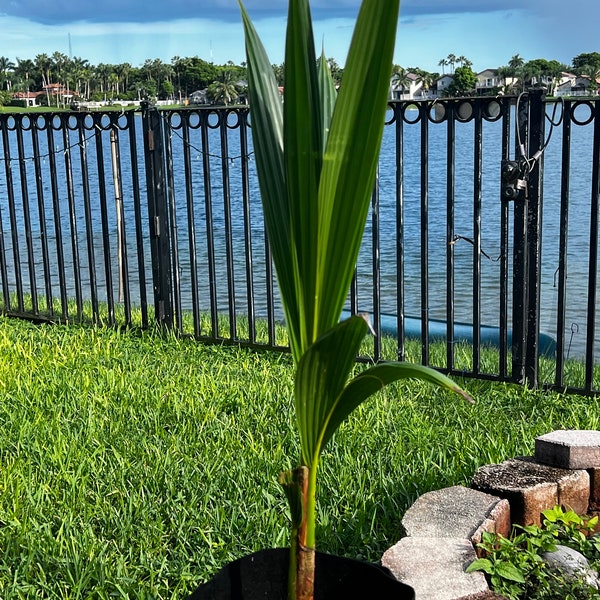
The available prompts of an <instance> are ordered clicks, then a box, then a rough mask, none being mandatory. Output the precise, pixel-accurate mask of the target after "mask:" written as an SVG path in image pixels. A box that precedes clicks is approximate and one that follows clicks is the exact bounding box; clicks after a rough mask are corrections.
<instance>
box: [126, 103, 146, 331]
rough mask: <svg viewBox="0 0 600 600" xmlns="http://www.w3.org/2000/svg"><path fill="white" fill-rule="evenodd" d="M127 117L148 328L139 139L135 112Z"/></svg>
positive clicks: (140, 280)
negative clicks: (138, 152) (138, 151)
mask: <svg viewBox="0 0 600 600" xmlns="http://www.w3.org/2000/svg"><path fill="white" fill-rule="evenodd" d="M125 114H126V115H127V117H126V118H127V129H128V131H129V155H130V156H129V159H130V167H131V182H132V192H133V209H134V220H135V239H136V247H137V265H138V283H139V290H140V308H141V312H142V327H147V326H148V299H147V296H146V264H145V259H144V256H145V253H144V247H145V242H144V235H143V226H142V203H141V199H140V177H139V170H138V154H137V138H136V133H137V130H136V125H135V123H136V120H135V114H134V113H133V111H129V112H127V113H125Z"/></svg>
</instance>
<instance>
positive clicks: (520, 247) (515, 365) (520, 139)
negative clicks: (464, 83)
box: [512, 96, 529, 383]
mask: <svg viewBox="0 0 600 600" xmlns="http://www.w3.org/2000/svg"><path fill="white" fill-rule="evenodd" d="M528 113H529V98H528V96H519V100H517V107H516V123H515V130H516V133H517V139H516V140H515V146H516V156H515V158H516V159H522V158H525V157H524V154H525V153H526V148H525V145H524V144H525V142H526V140H527V137H528V135H529V119H528ZM513 216H514V222H515V225H514V232H513V315H512V317H513V325H512V329H513V336H512V378H513V379H514V380H515V381H516V382H518V383H524V382H525V351H526V337H527V319H526V297H527V269H526V265H527V254H526V251H525V250H526V247H527V211H526V198H525V193H524V191H523V190H519V192H518V194H517V197H516V198H515V199H514V212H513Z"/></svg>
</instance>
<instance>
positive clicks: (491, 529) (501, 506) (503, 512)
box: [470, 498, 511, 558]
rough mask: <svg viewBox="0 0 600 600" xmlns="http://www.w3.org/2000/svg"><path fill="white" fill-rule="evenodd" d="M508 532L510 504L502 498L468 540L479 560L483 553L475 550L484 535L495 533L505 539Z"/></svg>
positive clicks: (509, 526)
mask: <svg viewBox="0 0 600 600" xmlns="http://www.w3.org/2000/svg"><path fill="white" fill-rule="evenodd" d="M510 530H511V522H510V504H509V503H508V500H506V499H505V498H503V499H502V500H500V501H499V502H498V503H497V504H496V506H495V507H494V508H493V509H492V510H491V512H490V514H489V516H488V517H487V518H486V519H485V520H484V521H483V522H482V523H481V525H480V526H479V528H478V529H477V530H476V531H475V532H474V533H473V535H472V536H471V538H470V539H471V543H472V544H473V546H474V547H475V552H477V556H478V557H479V558H481V556H483V551H482V550H481V549H480V548H477V544H480V543H481V541H482V539H483V534H484V533H496V534H498V535H502V536H504V537H506V538H507V537H509V535H510Z"/></svg>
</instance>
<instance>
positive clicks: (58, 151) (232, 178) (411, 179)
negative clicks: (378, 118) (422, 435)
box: [0, 117, 600, 356]
mask: <svg viewBox="0 0 600 600" xmlns="http://www.w3.org/2000/svg"><path fill="white" fill-rule="evenodd" d="M140 121H141V119H140V118H139V117H136V126H137V145H138V155H139V161H140V162H139V170H140V178H141V179H142V181H143V166H142V164H143V152H142V138H141V127H140V125H141V122H140ZM175 122H176V121H175ZM193 126H194V124H193V123H192V127H193ZM549 129H550V127H549V126H547V134H548V132H549ZM182 136H183V133H182V130H178V129H175V130H174V131H173V132H172V135H171V136H170V138H169V143H170V144H171V146H172V148H173V173H174V176H173V186H174V187H173V190H174V192H173V206H174V211H175V215H176V220H177V229H176V234H177V242H178V243H177V250H178V266H177V269H176V272H177V274H178V276H179V278H180V285H181V290H182V295H181V303H182V308H184V309H189V308H191V303H192V295H191V292H192V279H193V278H195V279H196V281H197V283H198V289H199V299H198V301H199V303H200V305H201V308H202V309H208V308H210V306H211V303H213V304H214V303H215V302H216V304H217V306H218V307H219V308H220V309H223V308H226V307H227V305H228V299H229V296H230V295H231V294H232V293H235V297H236V302H235V304H236V310H237V311H238V312H239V313H240V314H241V313H244V312H247V310H246V311H245V309H244V307H245V305H246V304H245V303H246V302H247V284H248V281H247V280H246V277H245V266H246V261H245V242H247V239H246V237H245V236H246V233H247V232H246V231H245V230H244V221H243V217H242V215H243V214H244V205H243V202H242V197H243V194H242V185H243V177H242V175H243V173H242V161H241V160H239V156H240V154H241V150H240V137H239V136H240V130H239V129H231V130H229V131H228V134H227V136H226V138H224V137H223V136H222V135H221V132H220V130H219V129H218V128H215V129H209V130H208V132H207V134H206V136H205V137H204V138H203V137H202V134H201V130H200V129H195V128H192V129H191V130H190V137H189V139H186V140H184V139H183V137H182ZM571 136H572V139H571V149H572V150H571V152H572V156H571V162H570V183H569V215H570V216H569V229H568V278H567V319H566V323H567V327H566V329H567V331H566V335H567V342H569V340H570V341H571V346H570V349H569V352H570V355H571V356H576V355H581V354H583V352H584V349H585V329H586V304H587V281H588V275H589V273H588V271H589V249H590V244H589V224H590V216H591V213H590V199H591V196H592V190H591V177H592V142H593V125H586V126H573V130H572V134H571ZM16 137H17V136H16V133H15V132H14V131H8V132H5V133H4V135H3V138H2V141H1V143H0V161H1V163H2V164H0V173H2V176H0V218H1V221H0V225H1V226H2V229H1V231H0V233H2V239H3V243H4V256H5V257H6V266H7V274H8V280H9V282H8V283H9V287H11V289H12V288H13V286H14V283H15V277H16V275H15V270H14V264H15V253H14V249H15V239H16V238H14V237H13V236H12V232H13V230H15V229H16V230H17V231H19V232H20V234H19V237H18V241H17V243H16V246H17V247H18V250H19V256H20V262H21V264H22V269H21V271H22V273H21V278H22V280H23V282H24V286H25V288H27V286H28V283H29V281H30V279H31V273H30V271H29V268H28V266H27V264H26V263H27V251H28V250H27V245H26V242H25V236H23V235H22V233H23V232H25V231H26V230H27V229H29V232H30V236H31V240H32V241H31V248H32V250H31V254H32V256H33V257H34V260H35V261H36V262H37V264H38V266H37V267H36V269H35V271H36V277H40V276H41V275H40V274H41V273H42V266H41V265H40V264H39V262H40V261H41V258H40V257H41V248H42V247H41V241H40V225H39V217H38V216H37V215H38V212H37V211H38V205H37V197H38V196H37V193H36V185H38V184H39V185H41V189H42V190H43V194H44V197H45V206H44V207H43V211H44V213H45V215H46V219H47V221H48V222H49V223H52V221H53V219H54V217H55V214H54V212H53V207H52V202H51V198H52V185H51V182H52V179H51V177H50V170H51V169H52V168H53V169H54V172H55V173H56V174H57V181H58V186H59V189H58V196H59V197H60V203H61V211H60V212H61V215H60V221H61V225H62V229H63V232H64V235H65V238H64V240H63V250H64V251H65V258H66V265H67V268H66V274H67V284H68V285H69V286H70V293H72V289H73V276H72V270H73V266H72V264H73V247H72V246H70V243H68V239H69V238H68V232H69V231H71V230H77V231H78V245H77V247H76V248H77V251H78V252H79V255H80V256H79V260H80V262H81V269H80V273H81V277H82V282H83V287H84V288H85V287H86V285H88V284H89V281H90V276H89V273H90V269H89V264H90V261H93V263H94V264H95V267H96V270H97V272H98V279H99V281H100V280H101V279H102V278H103V277H104V280H105V281H107V277H108V276H109V275H110V277H111V278H112V279H113V285H114V286H115V289H116V288H118V283H117V281H116V273H117V270H118V269H117V266H116V262H117V261H116V242H115V241H114V238H115V235H114V234H115V232H116V229H117V225H116V212H115V210H114V193H115V188H114V183H113V179H112V164H111V153H110V140H109V138H108V133H107V132H104V133H102V134H101V136H100V137H101V138H102V144H103V154H102V155H101V156H102V158H101V160H98V159H97V157H98V156H99V155H100V154H99V153H98V152H97V145H96V144H97V141H98V140H97V137H95V130H94V128H92V129H91V130H89V131H86V132H85V134H84V137H82V138H80V137H78V132H77V131H71V132H70V133H69V135H68V137H66V138H63V137H62V132H60V131H56V132H54V140H53V148H51V147H50V145H49V143H48V140H47V136H46V131H42V132H40V136H39V138H40V153H41V154H42V155H43V156H42V159H41V160H40V174H41V178H40V180H39V181H38V180H36V177H35V170H34V162H33V160H32V156H33V154H34V152H33V146H32V141H31V136H30V134H29V132H27V131H26V132H25V135H24V139H23V149H22V157H24V158H25V159H26V160H25V161H22V162H21V163H19V161H18V160H17V159H18V156H19V154H18V143H17V139H16ZM119 137H120V143H121V161H120V164H121V178H122V195H123V205H124V211H125V214H126V223H127V227H128V229H127V232H126V238H127V257H128V262H129V274H130V284H131V294H132V300H133V301H134V302H135V301H139V290H138V289H136V286H137V285H138V281H137V279H138V278H137V273H136V271H137V256H136V252H135V236H134V229H133V210H134V208H133V207H134V202H133V198H134V185H133V176H132V169H131V164H130V162H129V158H128V156H129V153H130V151H131V148H130V145H129V140H128V139H127V132H126V131H120V132H119ZM428 139H429V146H428V161H429V162H428V165H429V167H428V170H427V173H426V178H427V184H428V185H427V190H428V205H429V212H428V220H427V228H428V256H429V259H428V276H429V282H430V285H429V289H428V306H427V307H422V306H421V250H422V248H421V231H422V226H423V223H422V219H421V208H420V199H421V182H422V180H423V173H422V171H421V129H420V125H419V124H418V123H417V124H415V125H405V127H404V152H403V164H404V171H403V193H404V223H405V229H404V260H405V265H404V272H405V279H404V291H405V296H404V309H405V313H406V314H407V315H415V316H418V315H420V314H422V309H423V308H427V310H428V314H429V316H430V317H431V318H440V319H445V310H446V309H445V303H446V297H445V292H446V282H445V278H446V251H447V247H446V240H447V223H446V126H445V124H441V125H433V124H430V126H429V137H428ZM224 144H225V146H224ZM561 144H562V131H561V128H560V127H557V128H554V129H553V131H552V138H551V140H550V143H549V144H548V146H547V148H546V150H545V152H544V200H543V207H544V209H543V228H542V230H543V242H542V292H541V293H542V329H543V330H544V331H546V332H548V333H551V334H555V333H556V320H557V318H556V313H557V297H558V296H557V287H556V285H555V279H556V277H555V273H556V270H557V268H558V232H559V206H560V199H561V196H560V190H561V172H562V159H561ZM9 146H10V150H9V151H8V154H7V153H6V149H7V148H8V147H9ZM184 146H187V147H188V148H189V149H190V154H189V163H188V168H189V171H188V177H187V179H186V177H185V172H186V160H185V155H184V153H183V147H184ZM67 147H70V149H69V151H68V152H65V148H67ZM456 148H457V150H456V161H455V209H454V211H455V213H454V214H455V220H454V234H455V235H458V236H461V239H459V241H458V242H456V244H455V245H454V261H455V268H456V272H455V309H456V319H457V320H458V321H464V322H472V320H473V308H472V306H473V302H472V300H473V276H472V271H473V262H474V256H473V246H472V245H471V244H470V243H469V242H468V241H467V240H469V239H471V240H472V239H474V198H473V194H474V192H473V190H474V175H473V173H474V151H473V149H474V129H473V123H472V122H467V123H457V125H456ZM82 150H83V151H82ZM51 152H52V153H53V155H54V157H53V158H54V160H55V164H53V161H52V159H51V157H50V153H51ZM224 155H225V156H227V157H229V160H225V161H223V160H222V156H224ZM9 156H10V158H11V160H10V165H11V167H12V168H11V169H10V174H11V176H12V180H13V181H12V189H13V192H14V195H15V198H16V200H15V203H14V214H13V215H11V214H10V211H9V209H8V200H7V199H8V188H7V173H8V170H7V166H8V165H9V162H8V161H7V160H6V159H7V157H9ZM82 157H83V158H85V160H82ZM68 161H70V162H71V164H72V167H73V170H72V173H73V181H72V188H71V189H72V190H73V194H72V198H73V206H74V208H73V213H72V215H71V218H70V216H69V210H68V204H69V202H68V200H69V193H68V191H69V186H68V185H67V180H68V178H67V173H68V171H67V169H66V164H67V162H68ZM500 161H501V123H500V122H484V123H483V130H482V178H481V200H482V202H481V249H482V252H483V253H485V254H483V253H482V256H481V321H482V323H485V324H490V325H497V324H498V320H499V317H498V314H499V291H498V290H499V281H500V266H499V265H500V263H499V261H498V260H497V259H498V258H499V256H500V214H501V206H502V203H501V200H500ZM18 164H21V165H23V164H24V165H25V170H24V171H20V170H19V167H18V166H17V165H18ZM223 165H226V167H227V169H228V171H229V173H228V177H227V178H223V177H222V175H221V173H222V168H223ZM86 169H87V171H88V180H89V186H87V187H86V184H85V181H86V179H85V177H83V176H82V173H85V170H86ZM102 171H103V172H102ZM99 178H102V179H104V181H105V185H106V190H107V192H106V194H107V197H108V199H107V206H108V208H109V210H108V211H107V213H106V214H105V215H104V216H103V214H102V211H101V208H100V207H101V206H102V202H101V201H100V199H99V195H98V185H97V182H98V179H99ZM248 181H249V189H250V193H249V196H250V202H249V206H248V207H247V210H248V217H249V220H250V223H251V236H252V239H251V242H250V247H251V249H252V267H253V272H254V274H253V278H252V282H253V284H254V288H255V290H254V294H255V302H256V311H257V313H258V314H261V313H264V311H266V296H265V294H264V292H263V290H264V263H265V250H264V236H263V222H262V215H261V208H260V200H259V196H258V191H257V190H258V186H257V182H256V175H255V172H254V162H253V160H252V159H251V160H250V164H249V175H248ZM24 182H26V185H25V186H24V185H23V183H24ZM40 182H41V183H40ZM142 187H143V186H142ZM227 188H228V189H229V198H230V205H231V206H230V208H231V215H232V219H231V221H229V220H228V219H227V218H226V216H227V202H226V200H225V198H226V195H225V194H224V190H226V189H227ZM24 189H25V192H24V191H23V190H24ZM379 190H380V191H379V204H380V218H379V222H380V247H379V260H380V268H381V293H380V303H381V310H382V312H384V313H391V314H394V313H396V311H397V306H398V303H397V297H396V289H397V268H396V246H397V231H396V229H397V228H396V217H397V215H396V157H395V130H394V126H387V127H386V129H385V133H384V140H383V146H382V153H381V160H380V168H379ZM207 191H209V192H210V194H209V197H210V203H207V201H206V197H207V196H206V193H207ZM24 194H26V195H27V198H28V201H27V202H28V204H29V208H30V215H29V226H27V215H26V214H25V213H26V212H27V211H26V210H25V206H26V204H27V203H26V202H24V201H23V197H24ZM86 194H87V195H88V197H89V199H90V202H89V205H88V206H89V210H88V211H87V215H86V211H85V210H84V205H85V203H84V202H83V199H84V198H85V196H86ZM141 201H142V206H144V203H145V201H146V199H145V194H144V192H143V190H142V192H141ZM511 213H512V207H511ZM209 214H210V215H211V217H212V221H213V228H212V230H211V231H210V233H211V234H212V235H213V250H214V256H215V264H216V272H215V273H214V274H212V273H211V271H210V269H209V267H208V263H209V261H208V246H207V236H208V233H209V229H208V227H207V221H206V217H207V215H209ZM73 215H74V216H73ZM143 217H144V218H143V220H142V230H143V235H144V236H147V235H148V231H147V230H148V224H147V215H146V212H145V209H144V211H143ZM103 218H104V219H105V228H106V231H107V232H108V234H109V237H110V239H111V241H110V248H109V250H108V252H107V253H104V252H103V249H104V250H105V247H103V245H102V227H101V223H102V219H103ZM89 223H93V225H91V226H90V224H89ZM190 224H193V227H190ZM227 228H229V229H230V231H231V238H232V241H231V243H230V244H229V245H228V243H227V241H226V239H227V238H226V236H225V231H226V230H227ZM88 233H89V234H90V235H91V238H92V239H93V240H94V248H95V250H94V252H92V253H90V250H89V246H88V245H86V243H85V239H86V234H88ZM509 239H510V240H511V247H510V248H509V252H512V224H511V232H510V236H509ZM48 240H49V243H50V251H51V252H50V253H51V276H52V279H53V282H54V283H53V285H54V286H55V289H57V287H56V286H57V285H58V284H57V281H58V272H57V269H56V260H55V257H56V249H55V246H56V237H55V231H54V227H50V231H49V236H48ZM370 241H371V224H370V222H369V223H368V225H367V231H366V235H365V242H364V244H363V248H362V250H361V257H360V259H359V265H358V295H359V308H360V309H362V310H371V309H372V306H373V285H372V278H371V269H372V262H373V259H372V256H373V248H372V244H371V242H370ZM92 255H93V256H92ZM486 255H487V257H489V258H487V257H486ZM105 258H106V260H105ZM149 258H150V257H149V253H147V254H146V256H145V259H144V261H145V264H146V272H147V273H148V274H150V273H151V269H150V263H149ZM192 258H195V261H196V269H195V272H194V273H192V271H193V269H192V260H191V259H192ZM228 265H229V267H230V268H233V272H234V273H235V275H234V277H228V275H227V266H228ZM509 265H511V266H512V258H511V259H510V260H509ZM107 266H108V267H109V268H110V269H109V270H110V271H111V272H110V274H109V273H108V270H107ZM509 277H510V273H509ZM100 287H102V286H101V285H100ZM42 289H43V285H42V284H40V283H38V290H42ZM148 289H149V292H148V293H149V296H150V297H151V286H150V287H149V288H148ZM103 295H105V294H104V292H103V291H102V290H100V291H99V296H100V300H102V298H103ZM276 310H277V311H278V314H280V307H277V306H276ZM571 331H573V334H571ZM571 337H572V339H570V338H571ZM595 348H596V355H597V356H600V335H599V334H597V335H596V339H595Z"/></svg>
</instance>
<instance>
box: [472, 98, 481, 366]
mask: <svg viewBox="0 0 600 600" xmlns="http://www.w3.org/2000/svg"><path fill="white" fill-rule="evenodd" d="M474 112H475V123H474V130H473V148H474V157H473V167H474V169H473V313H472V315H473V367H472V369H473V373H479V372H480V371H481V172H482V168H483V157H482V153H483V150H482V144H483V122H482V121H483V115H482V111H481V103H480V102H477V103H476V104H475V107H474Z"/></svg>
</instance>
